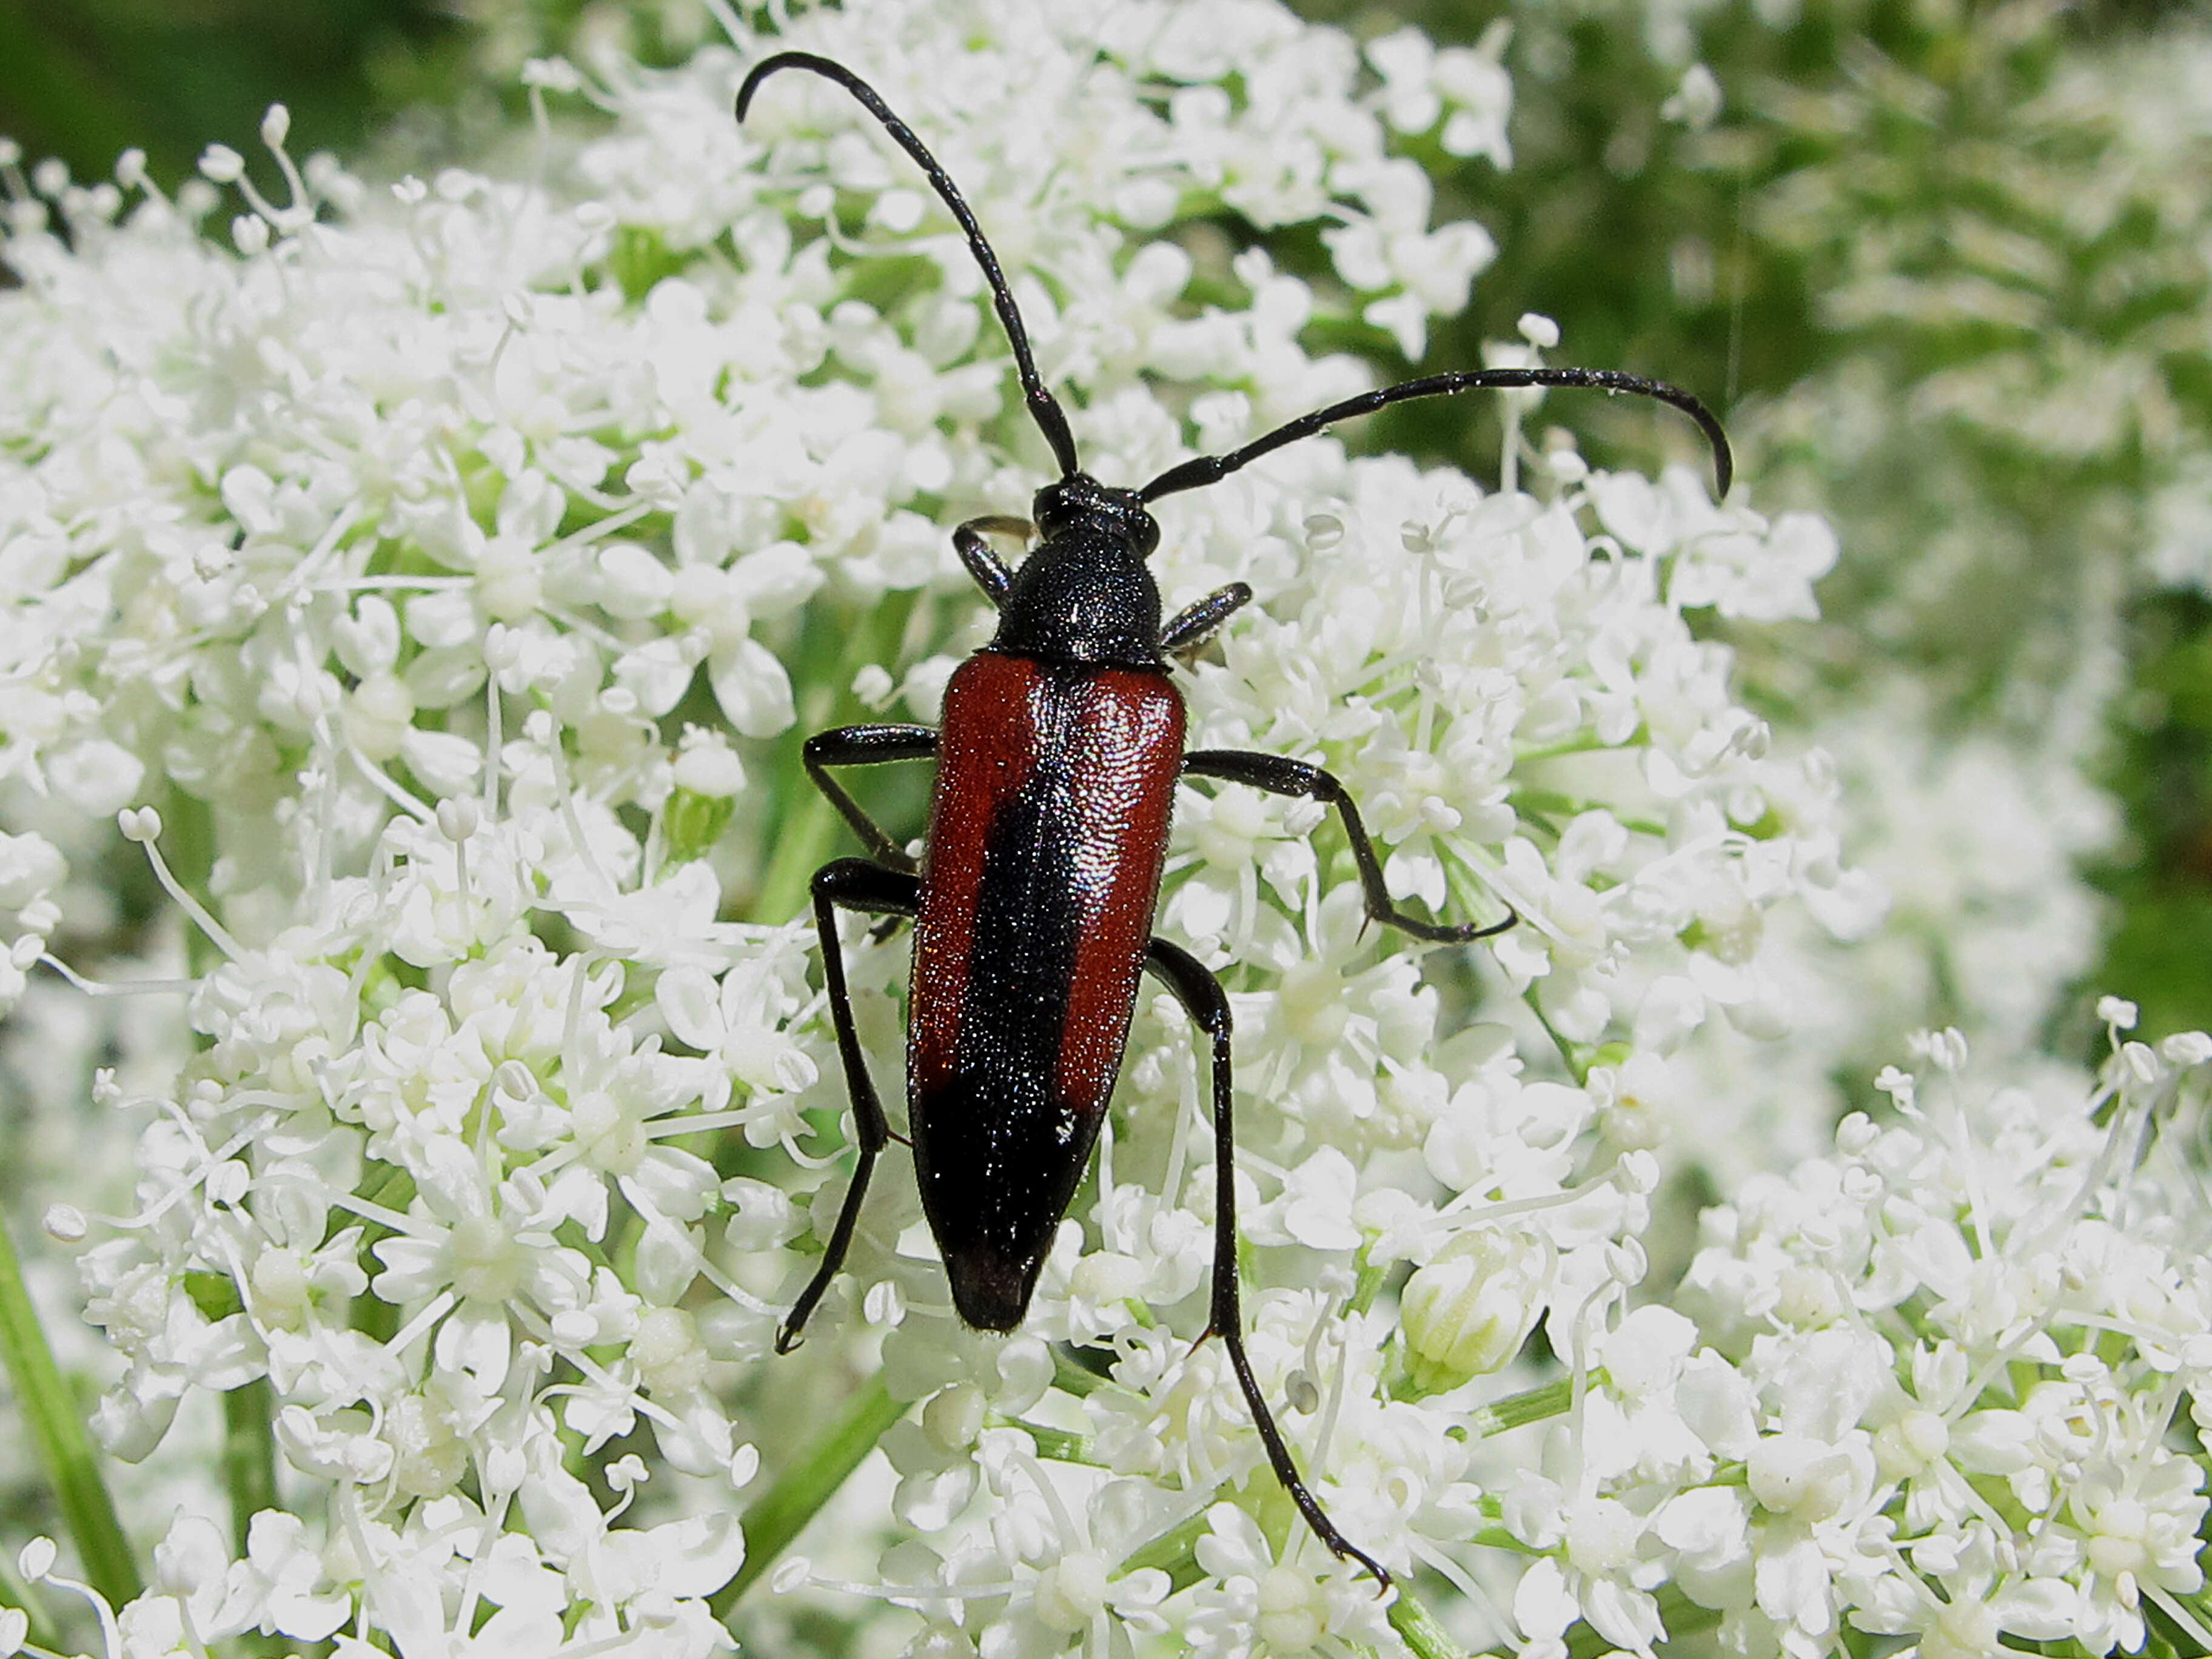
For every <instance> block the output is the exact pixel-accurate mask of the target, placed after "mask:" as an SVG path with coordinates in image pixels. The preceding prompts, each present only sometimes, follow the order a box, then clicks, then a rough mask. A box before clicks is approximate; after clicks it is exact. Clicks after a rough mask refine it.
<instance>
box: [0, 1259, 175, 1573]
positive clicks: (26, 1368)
mask: <svg viewBox="0 0 2212 1659" xmlns="http://www.w3.org/2000/svg"><path fill="white" fill-rule="evenodd" d="M0 1358H5V1360H6V1362H7V1366H8V1376H9V1380H10V1381H12V1382H13V1383H15V1399H16V1401H17V1403H18V1404H19V1406H20V1407H21V1410H22V1413H23V1416H24V1418H25V1419H27V1421H28V1422H29V1424H30V1428H31V1438H32V1441H33V1443H35V1444H36V1446H37V1447H38V1450H39V1462H40V1465H41V1467H42V1468H44V1469H45V1470H46V1479H47V1480H49V1481H50V1482H52V1486H53V1489H54V1494H55V1496H56V1497H57V1498H58V1499H59V1500H60V1503H61V1510H62V1515H63V1517H64V1520H65V1521H66V1522H68V1526H69V1534H70V1541H72V1542H73V1543H75V1544H76V1553H77V1558H78V1559H79V1560H80V1561H82V1563H83V1565H84V1577H85V1582H86V1583H88V1584H90V1585H91V1586H92V1587H93V1588H94V1589H96V1590H98V1591H99V1592H100V1594H101V1595H104V1596H106V1598H107V1600H108V1602H109V1604H110V1605H111V1606H113V1607H121V1606H122V1605H123V1604H124V1603H125V1602H126V1601H131V1600H132V1599H133V1598H135V1597H136V1596H137V1595H138V1593H139V1591H140V1590H141V1589H142V1588H143V1585H142V1583H141V1582H140V1580H139V1577H138V1564H137V1561H136V1560H135V1559H132V1556H131V1541H130V1540H128V1539H127V1538H125V1536H124V1535H123V1523H122V1522H119V1521H118V1520H117V1519H116V1516H115V1502H114V1499H113V1498H111V1497H109V1495H108V1492H107V1482H106V1480H105V1479H103V1478H102V1476H101V1474H100V1451H99V1449H98V1448H97V1447H95V1446H94V1444H93V1443H92V1436H91V1434H90V1433H89V1432H88V1431H87V1429H86V1428H85V1425H84V1419H83V1418H82V1416H80V1415H79V1414H78V1413H77V1410H76V1404H75V1402H74V1401H72V1400H71V1398H70V1390H69V1385H68V1384H67V1383H64V1381H63V1380H62V1373H61V1367H60V1366H58V1365H57V1364H55V1363H54V1352H53V1350H52V1348H51V1347H49V1346H47V1344H46V1332H45V1331H44V1330H43V1329H42V1328H40V1324H39V1313H38V1310H37V1309H36V1308H34V1307H33V1306H32V1304H31V1293H30V1291H29V1289H28V1287H27V1286H26V1285H25V1284H24V1283H23V1268H22V1264H21V1261H19V1260H18V1259H17V1258H16V1255H15V1241H14V1240H13V1239H12V1238H11V1237H9V1232H8V1229H7V1226H6V1225H5V1219H4V1216H0Z"/></svg>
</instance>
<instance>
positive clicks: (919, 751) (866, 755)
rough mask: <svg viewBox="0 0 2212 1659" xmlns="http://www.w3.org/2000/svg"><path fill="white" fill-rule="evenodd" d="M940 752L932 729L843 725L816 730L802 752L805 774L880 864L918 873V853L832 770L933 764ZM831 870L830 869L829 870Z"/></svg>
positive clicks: (800, 752)
mask: <svg viewBox="0 0 2212 1659" xmlns="http://www.w3.org/2000/svg"><path fill="white" fill-rule="evenodd" d="M936 753H937V732H936V731H935V730H934V729H933V728H932V727H930V726H895V725H888V724H886V725H882V726H838V727H837V728H836V730H834V731H829V732H816V733H815V734H814V735H813V736H812V737H811V738H807V740H806V746H805V748H804V749H803V750H800V751H799V754H800V758H801V759H802V760H804V761H805V765H806V775H807V776H808V777H809V778H811V779H812V780H813V781H814V787H816V788H817V789H819V790H820V791H821V792H822V793H823V797H824V798H825V799H827V800H828V801H829V804H830V805H832V806H834V807H836V809H837V814H838V816H839V817H842V818H843V819H844V820H845V822H846V823H849V824H851V825H852V826H853V833H854V835H856V836H859V837H860V839H861V840H862V841H863V842H866V843H867V848H868V851H869V853H870V854H872V855H873V856H874V858H875V860H876V862H877V863H878V864H883V865H888V866H890V868H892V869H894V870H900V871H903V872H906V873H908V875H911V874H913V873H914V872H915V871H916V870H918V869H920V868H921V866H919V865H917V864H916V863H915V861H914V855H913V854H910V853H908V851H907V850H906V848H903V847H902V846H900V845H899V844H898V843H897V842H895V841H893V840H892V839H891V838H890V835H889V834H887V833H886V832H885V831H884V828H883V826H882V825H881V824H879V823H877V822H876V821H875V820H874V819H873V818H872V817H869V816H868V815H867V813H866V811H863V810H862V809H861V806H860V803H859V802H858V801H856V800H854V799H853V798H852V797H851V796H850V795H848V794H847V793H845V786H844V785H843V784H842V783H839V782H838V781H837V780H836V779H835V778H833V777H831V776H830V775H829V769H830V768H831V767H833V766H878V765H880V764H882V763H884V762H885V761H902V760H928V759H931V758H933V757H934V756H935V755H936ZM825 867H826V866H825Z"/></svg>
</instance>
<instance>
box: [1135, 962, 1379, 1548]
mask: <svg viewBox="0 0 2212 1659" xmlns="http://www.w3.org/2000/svg"><path fill="white" fill-rule="evenodd" d="M1145 966H1146V968H1147V969H1150V970H1151V971H1152V973H1153V974H1154V975H1157V976H1158V978H1159V979H1160V981H1162V982H1163V983H1164V984H1165V985H1166V986H1167V987H1168V989H1169V990H1170V991H1172V992H1173V993H1175V998H1176V1001H1177V1002H1180V1003H1181V1004H1182V1006H1183V1012H1186V1013H1188V1015H1189V1016H1190V1017H1191V1018H1192V1019H1193V1020H1194V1021H1195V1022H1197V1024H1198V1026H1199V1028H1200V1030H1203V1031H1204V1032H1205V1033H1206V1036H1208V1037H1209V1038H1210V1039H1212V1044H1213V1065H1212V1072H1213V1291H1212V1304H1211V1307H1210V1310H1209V1311H1208V1313H1207V1316H1206V1335H1208V1336H1218V1337H1219V1338H1220V1339H1221V1344H1222V1346H1224V1347H1225V1348H1226V1349H1227V1350H1228V1351H1229V1366H1230V1369H1231V1370H1233V1371H1235V1372H1236V1374H1237V1388H1238V1389H1241V1390H1242V1391H1243V1395H1244V1403H1245V1405H1246V1406H1247V1407H1249V1408H1250V1410H1251V1413H1252V1426H1253V1427H1255V1428H1256V1429H1257V1430H1259V1431H1260V1443H1261V1445H1263V1446H1265V1447H1266V1448H1267V1463H1268V1466H1269V1467H1270V1468H1273V1470H1274V1471H1275V1479H1276V1480H1279V1481H1281V1482H1282V1483H1283V1490H1284V1491H1285V1492H1288V1493H1290V1495H1291V1502H1292V1503H1293V1504H1297V1508H1298V1513H1299V1514H1300V1515H1303V1516H1305V1518H1306V1524H1307V1525H1308V1526H1310V1527H1311V1528H1313V1530H1314V1536H1315V1537H1316V1538H1318V1539H1320V1540H1321V1541H1322V1543H1324V1544H1326V1545H1328V1547H1329V1548H1330V1549H1331V1550H1333V1551H1334V1552H1335V1553H1336V1554H1337V1556H1338V1557H1339V1558H1340V1559H1351V1560H1354V1561H1357V1562H1358V1563H1359V1565H1361V1566H1363V1567H1364V1568H1366V1569H1367V1571H1370V1572H1371V1573H1373V1574H1374V1575H1375V1581H1376V1585H1377V1586H1378V1587H1379V1589H1389V1585H1390V1574H1389V1571H1388V1570H1386V1569H1385V1568H1384V1567H1383V1564H1382V1563H1381V1562H1379V1561H1377V1560H1376V1559H1375V1558H1374V1557H1373V1556H1371V1555H1370V1554H1368V1553H1367V1552H1366V1551H1364V1550H1363V1549H1361V1548H1360V1547H1358V1545H1356V1544H1354V1543H1353V1542H1352V1541H1351V1540H1350V1539H1348V1538H1346V1536H1345V1535H1344V1534H1342V1533H1340V1532H1339V1531H1338V1530H1337V1529H1336V1523H1335V1522H1334V1521H1331V1520H1330V1519H1329V1518H1328V1512H1327V1511H1326V1510H1323V1509H1322V1506H1321V1501H1320V1500H1319V1499H1318V1498H1316V1497H1315V1496H1314V1495H1313V1493H1312V1492H1310V1491H1309V1490H1308V1489H1307V1486H1306V1483H1305V1481H1304V1480H1303V1479H1301V1478H1300V1477H1299V1474H1298V1466H1297V1462H1295V1461H1294V1460H1293V1459H1292V1458H1291V1449H1290V1447H1289V1446H1288V1445H1286V1444H1285V1443H1284V1440H1283V1431H1281V1430H1280V1429H1279V1428H1277V1427H1276V1426H1275V1418H1274V1413H1272V1412H1270V1411H1269V1410H1268V1409H1267V1396H1266V1395H1263V1394H1261V1392H1260V1383H1259V1379H1258V1378H1257V1377H1255V1376H1253V1375H1252V1362H1251V1360H1250V1359H1249V1358H1248V1357H1247V1356H1246V1354H1245V1352H1244V1315H1243V1308H1242V1306H1241V1305H1240V1303H1239V1298H1238V1286H1237V1136H1236V1131H1235V1129H1234V1127H1233V1126H1232V1124H1231V1116H1230V1097H1231V1093H1232V1091H1231V1084H1230V1073H1229V998H1228V996H1227V995H1226V994H1225V993H1224V992H1223V990H1222V988H1221V981H1219V980H1218V979H1216V978H1214V976H1213V975H1212V973H1211V972H1209V971H1208V970H1207V969H1206V965H1205V963H1201V962H1200V961H1199V959H1198V958H1197V957H1194V956H1193V955H1191V953H1190V952H1189V951H1186V950H1183V949H1182V947H1181V946H1179V945H1170V943H1169V942H1168V941H1167V940H1165V939H1154V940H1152V943H1151V944H1149V945H1146V947H1145Z"/></svg>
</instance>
